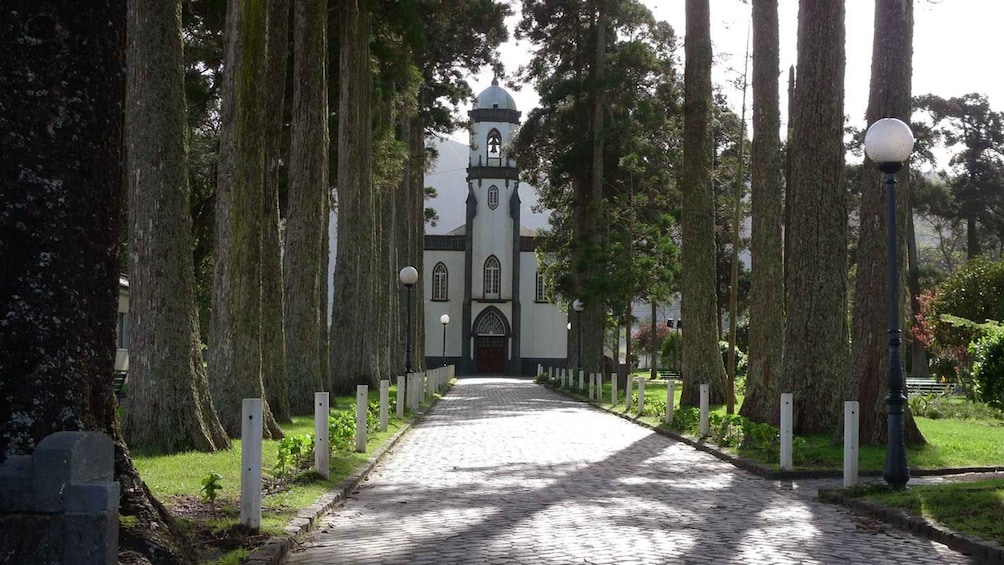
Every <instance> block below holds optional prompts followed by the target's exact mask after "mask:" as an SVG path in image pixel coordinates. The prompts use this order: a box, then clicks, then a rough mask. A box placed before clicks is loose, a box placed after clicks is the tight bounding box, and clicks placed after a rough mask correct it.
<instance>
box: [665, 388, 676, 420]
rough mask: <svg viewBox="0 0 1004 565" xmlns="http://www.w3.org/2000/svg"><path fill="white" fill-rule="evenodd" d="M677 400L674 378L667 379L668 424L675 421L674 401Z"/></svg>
mask: <svg viewBox="0 0 1004 565" xmlns="http://www.w3.org/2000/svg"><path fill="white" fill-rule="evenodd" d="M675 400H676V395H675V394H673V379H668V380H667V381H666V418H665V421H666V423H667V424H672V423H673V402H674V401H675Z"/></svg>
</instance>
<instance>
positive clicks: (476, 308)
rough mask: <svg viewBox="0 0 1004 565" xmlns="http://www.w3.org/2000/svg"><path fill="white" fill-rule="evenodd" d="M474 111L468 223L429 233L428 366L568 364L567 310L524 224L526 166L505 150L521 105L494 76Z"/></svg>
mask: <svg viewBox="0 0 1004 565" xmlns="http://www.w3.org/2000/svg"><path fill="white" fill-rule="evenodd" d="M470 117H471V122H472V124H471V138H470V155H469V157H468V164H467V210H466V221H465V222H464V225H462V226H459V227H457V228H456V229H454V230H453V231H450V232H449V233H447V234H445V235H426V236H425V261H424V265H425V268H424V271H425V272H424V273H423V274H422V276H424V277H425V280H424V284H425V293H426V294H425V352H426V365H427V366H431V367H435V366H438V365H440V364H442V363H443V362H444V361H445V362H446V363H452V364H455V365H456V366H457V372H458V373H459V374H475V373H489V374H524V375H530V374H534V373H535V372H536V370H537V364H539V363H540V364H544V365H557V364H562V365H564V363H565V359H566V355H567V349H566V344H567V339H568V331H567V329H566V327H565V326H566V323H567V322H568V315H567V313H565V312H562V311H561V310H559V309H558V307H557V306H556V305H555V304H551V303H549V302H547V299H546V297H545V296H544V281H543V279H542V278H541V277H540V276H539V274H538V272H537V257H536V254H535V250H536V247H537V237H536V235H535V233H534V232H532V231H531V230H529V229H527V228H525V227H523V226H522V225H520V210H521V204H520V197H519V171H518V169H517V168H516V161H515V160H514V159H512V158H511V157H509V156H507V155H506V147H507V146H508V145H509V142H510V141H511V139H512V136H513V134H514V133H515V131H516V128H517V127H518V126H519V119H520V112H519V111H518V110H517V109H516V103H515V102H514V101H513V98H512V96H510V95H509V93H508V92H506V91H505V89H503V88H501V87H500V86H498V82H497V81H494V82H492V86H490V87H488V88H487V89H486V90H485V91H484V92H482V93H481V94H479V95H478V97H477V100H476V101H475V102H474V107H473V109H472V110H471V112H470ZM443 314H448V315H449V317H450V322H449V323H448V324H447V325H446V328H445V329H446V331H445V341H444V332H443V327H442V324H441V323H440V318H441V316H442V315H443ZM444 346H445V359H444V356H443V353H444Z"/></svg>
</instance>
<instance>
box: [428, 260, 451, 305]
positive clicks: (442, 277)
mask: <svg viewBox="0 0 1004 565" xmlns="http://www.w3.org/2000/svg"><path fill="white" fill-rule="evenodd" d="M448 281H449V273H448V272H447V271H446V265H444V264H443V263H441V262H440V263H436V266H435V267H433V269H432V299H433V300H437V301H445V300H448V297H447V292H446V291H447V288H448V286H447V283H448Z"/></svg>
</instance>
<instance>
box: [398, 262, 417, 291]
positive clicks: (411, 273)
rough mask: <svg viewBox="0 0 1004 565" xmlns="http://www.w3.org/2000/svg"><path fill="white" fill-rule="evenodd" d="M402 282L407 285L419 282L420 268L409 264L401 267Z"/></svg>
mask: <svg viewBox="0 0 1004 565" xmlns="http://www.w3.org/2000/svg"><path fill="white" fill-rule="evenodd" d="M400 277H401V284H403V285H405V286H411V285H413V284H415V283H417V282H418V269H416V268H415V267H412V266H411V265H408V266H407V267H405V268H403V269H401V275H400Z"/></svg>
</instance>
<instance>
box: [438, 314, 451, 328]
mask: <svg viewBox="0 0 1004 565" xmlns="http://www.w3.org/2000/svg"><path fill="white" fill-rule="evenodd" d="M439 323H441V324H443V325H444V326H445V325H446V324H449V323H450V315H449V314H443V315H442V316H440V317H439Z"/></svg>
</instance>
